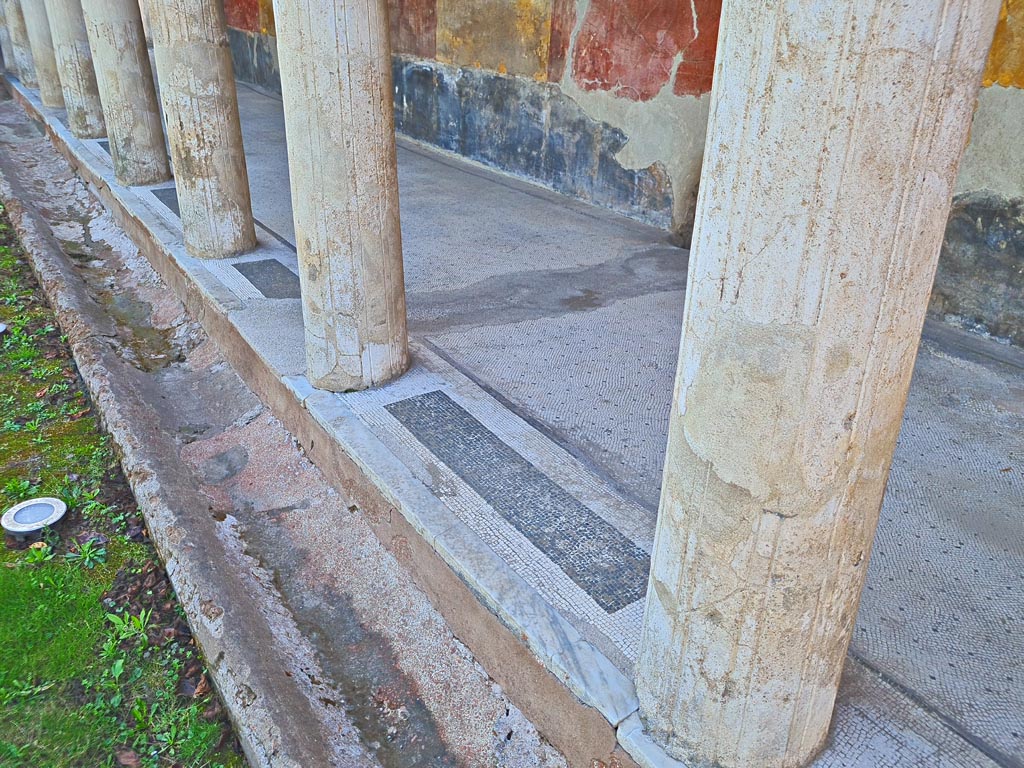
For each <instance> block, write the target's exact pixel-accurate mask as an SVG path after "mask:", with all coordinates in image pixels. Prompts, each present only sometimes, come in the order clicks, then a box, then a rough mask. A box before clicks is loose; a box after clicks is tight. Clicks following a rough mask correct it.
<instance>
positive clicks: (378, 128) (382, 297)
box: [275, 0, 408, 391]
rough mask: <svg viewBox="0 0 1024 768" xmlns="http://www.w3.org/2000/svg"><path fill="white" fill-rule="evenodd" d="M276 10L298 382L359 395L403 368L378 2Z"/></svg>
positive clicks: (401, 288)
mask: <svg viewBox="0 0 1024 768" xmlns="http://www.w3.org/2000/svg"><path fill="white" fill-rule="evenodd" d="M276 10H277V16H276V17H275V23H276V28H277V45H278V57H279V60H280V68H281V87H282V91H283V97H284V110H285V129H286V131H287V136H288V163H289V171H290V176H291V185H292V205H293V209H294V216H295V234H296V243H297V244H298V252H299V272H300V275H299V277H300V280H301V284H302V307H303V319H304V322H305V331H306V354H307V360H308V371H307V375H308V377H309V379H310V381H311V382H312V383H313V385H314V386H316V387H320V388H323V389H330V390H334V391H345V390H353V389H363V388H365V387H369V386H372V385H374V384H380V383H382V382H385V381H387V380H388V379H391V378H394V377H395V376H397V375H399V374H401V373H402V372H403V371H404V370H405V369H406V367H407V366H408V348H407V339H406V318H405V285H404V280H403V275H402V235H401V230H400V229H399V216H398V176H397V166H396V162H395V160H396V158H395V136H394V115H393V109H392V102H391V99H392V89H391V52H390V43H389V37H388V17H387V3H386V2H385V0H358V1H352V0H323V1H322V2H321V1H320V0H296V2H290V3H282V4H280V5H278V6H277V9H276ZM339 58H340V60H339Z"/></svg>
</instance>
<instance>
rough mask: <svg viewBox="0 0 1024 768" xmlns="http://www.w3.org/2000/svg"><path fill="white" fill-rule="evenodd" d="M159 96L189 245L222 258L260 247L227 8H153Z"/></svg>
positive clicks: (213, 1) (174, 2)
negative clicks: (253, 217)
mask: <svg viewBox="0 0 1024 768" xmlns="http://www.w3.org/2000/svg"><path fill="white" fill-rule="evenodd" d="M147 10H148V11H149V24H150V27H149V31H150V33H151V34H152V36H153V52H154V54H155V57H156V71H157V77H158V78H159V80H160V99H161V101H162V102H163V105H164V115H165V116H166V118H167V137H168V139H169V140H170V145H171V160H172V162H173V164H174V178H175V183H176V185H177V188H178V206H179V208H180V210H181V227H182V231H183V233H184V236H185V246H186V247H187V248H188V250H189V252H191V253H192V254H193V255H195V256H199V257H203V258H218V257H224V256H232V255H234V254H237V253H242V252H243V251H247V250H250V249H251V248H253V247H255V245H256V230H255V229H254V227H253V220H252V206H251V203H250V200H249V176H248V173H247V172H246V167H245V152H244V150H243V147H242V127H241V124H240V123H239V120H238V100H237V97H236V95H235V74H234V67H233V65H232V63H231V49H230V48H229V47H228V38H227V27H226V25H225V22H224V7H223V3H221V2H218V1H217V0H162V1H161V2H157V3H150V4H149V5H148V6H147Z"/></svg>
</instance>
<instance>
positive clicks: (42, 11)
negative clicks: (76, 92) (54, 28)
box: [21, 0, 64, 107]
mask: <svg viewBox="0 0 1024 768" xmlns="http://www.w3.org/2000/svg"><path fill="white" fill-rule="evenodd" d="M21 10H22V12H23V13H24V14H25V29H26V30H27V31H28V42H29V45H30V46H31V47H32V61H33V62H35V65H36V79H37V80H38V81H39V100H40V101H42V102H43V104H44V105H45V106H47V107H63V106H64V92H63V91H62V90H61V86H60V73H59V72H58V71H57V58H56V56H55V55H54V53H53V38H52V37H50V21H49V19H48V18H47V16H46V5H45V3H44V0H21Z"/></svg>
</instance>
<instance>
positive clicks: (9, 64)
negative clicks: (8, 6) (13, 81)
mask: <svg viewBox="0 0 1024 768" xmlns="http://www.w3.org/2000/svg"><path fill="white" fill-rule="evenodd" d="M0 54H3V57H4V69H6V70H7V71H8V72H14V71H15V63H14V48H13V47H12V46H11V33H10V31H9V30H8V29H7V11H5V10H4V4H3V3H2V2H0Z"/></svg>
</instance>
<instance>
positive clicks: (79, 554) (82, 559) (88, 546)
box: [64, 541, 107, 570]
mask: <svg viewBox="0 0 1024 768" xmlns="http://www.w3.org/2000/svg"><path fill="white" fill-rule="evenodd" d="M64 557H65V559H66V560H67V561H68V562H70V563H78V564H80V565H81V566H82V567H83V568H88V569H89V570H92V569H93V568H95V567H96V566H97V565H103V563H105V562H107V549H106V547H104V546H103V545H101V544H99V543H97V542H95V541H86V542H84V543H82V544H79V545H78V548H77V549H74V550H72V551H71V552H68V553H67V554H66V555H64Z"/></svg>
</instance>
